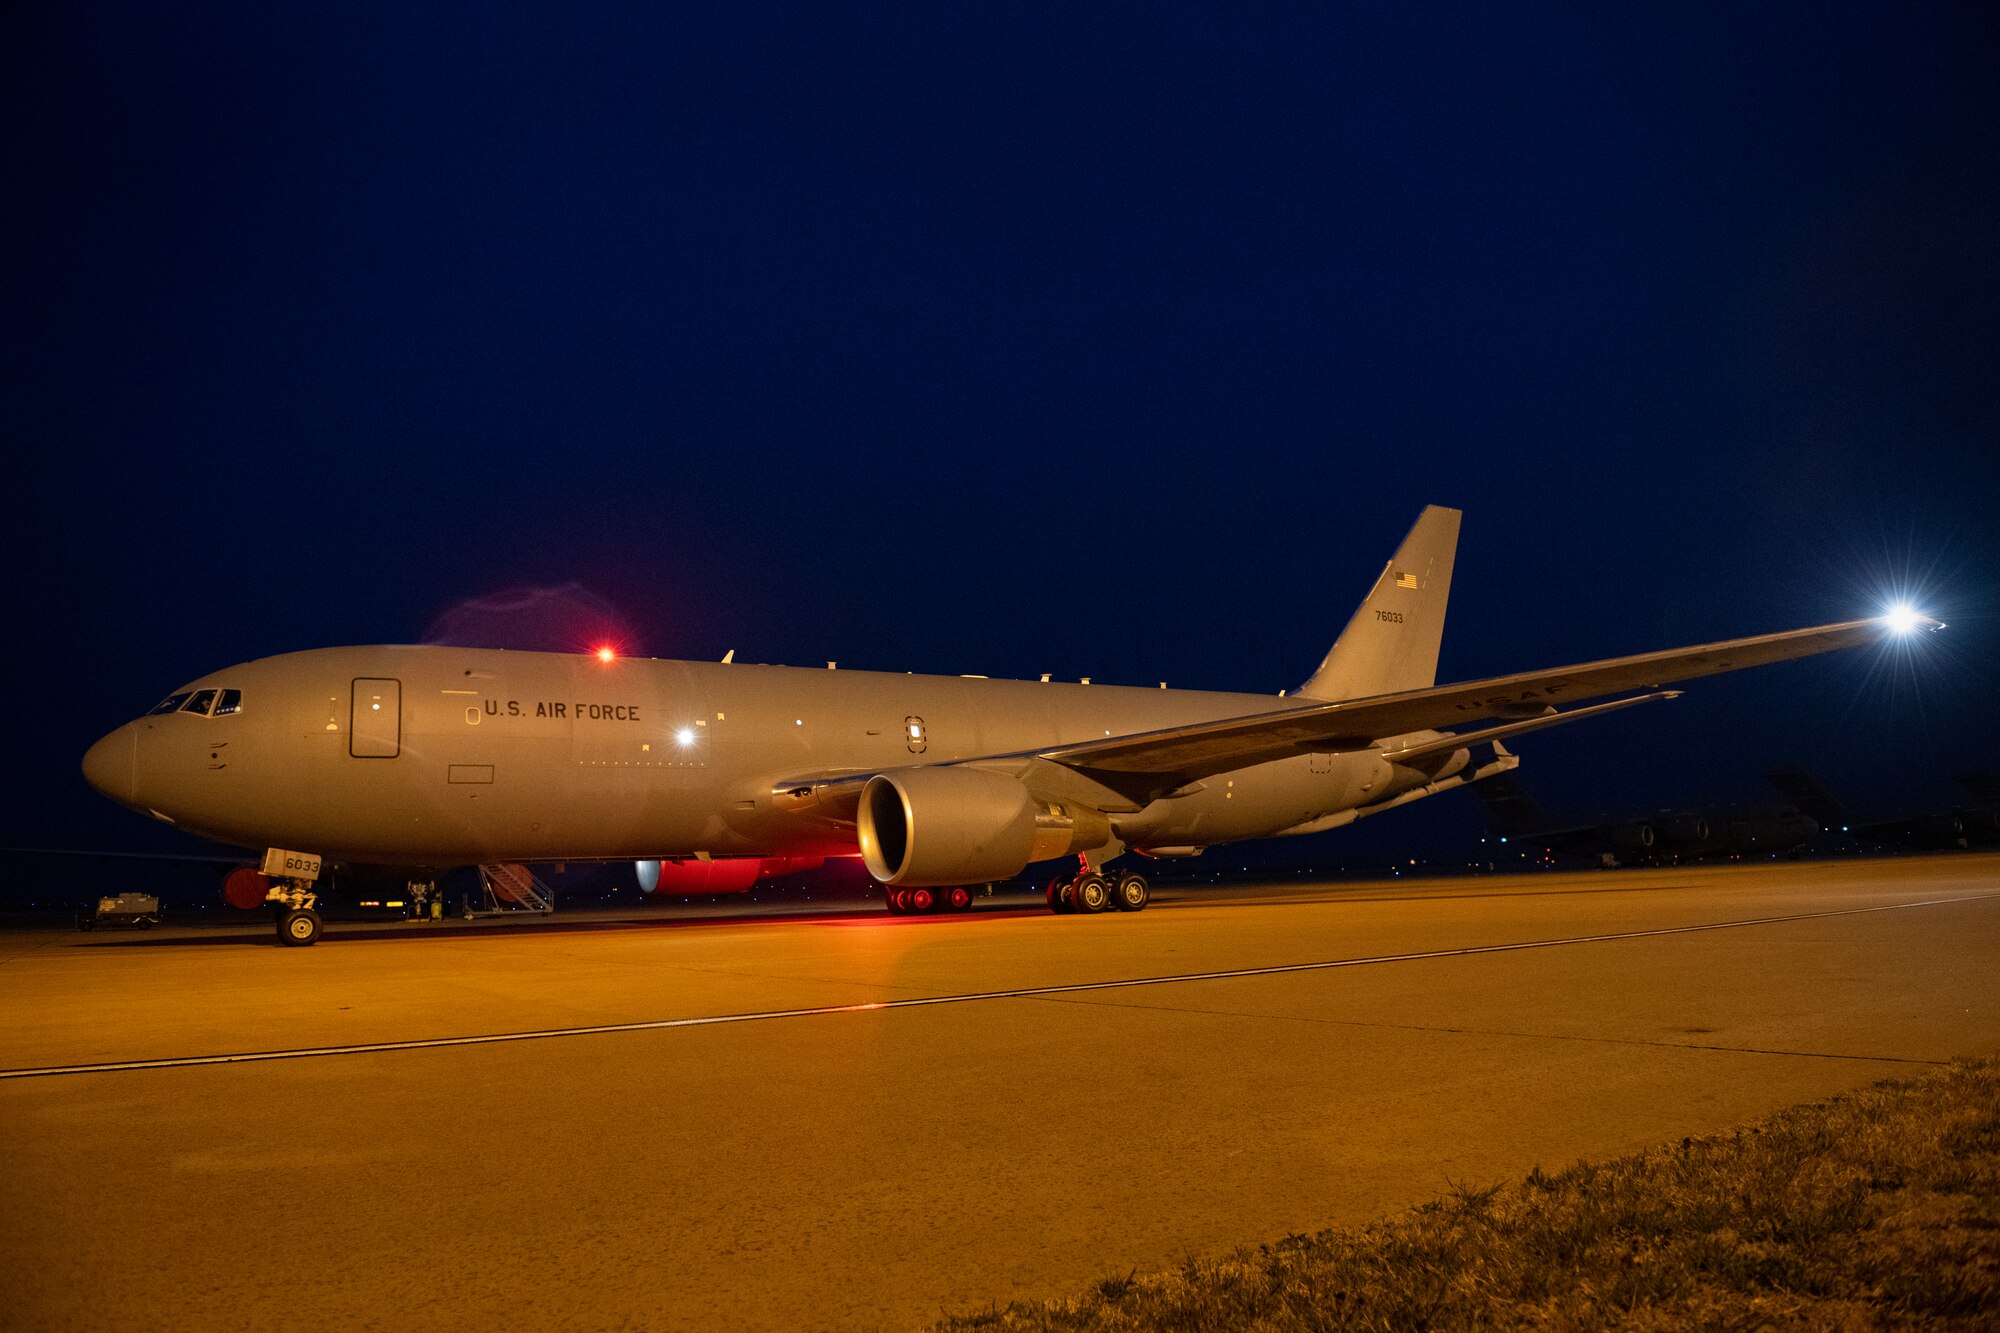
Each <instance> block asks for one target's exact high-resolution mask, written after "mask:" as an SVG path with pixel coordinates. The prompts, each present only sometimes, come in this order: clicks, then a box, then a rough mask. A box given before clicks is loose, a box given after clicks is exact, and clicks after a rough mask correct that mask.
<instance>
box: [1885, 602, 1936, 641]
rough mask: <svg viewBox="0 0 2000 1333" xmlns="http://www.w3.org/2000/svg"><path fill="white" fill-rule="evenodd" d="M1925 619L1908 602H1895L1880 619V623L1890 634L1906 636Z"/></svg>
mask: <svg viewBox="0 0 2000 1333" xmlns="http://www.w3.org/2000/svg"><path fill="white" fill-rule="evenodd" d="M1925 619H1926V617H1925V616H1924V615H1923V614H1922V613H1921V612H1919V611H1918V610H1917V609H1916V608H1915V607H1914V606H1911V605H1910V604H1909V603H1908V602H1897V603H1896V604H1895V605H1894V606H1892V607H1890V608H1889V611H1888V614H1886V615H1884V616H1883V617H1882V623H1883V624H1885V625H1887V626H1888V627H1889V631H1890V632H1891V633H1892V634H1908V633H1910V632H1912V631H1913V630H1915V629H1916V628H1917V626H1919V625H1921V624H1923V623H1924V621H1925Z"/></svg>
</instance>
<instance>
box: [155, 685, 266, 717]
mask: <svg viewBox="0 0 2000 1333" xmlns="http://www.w3.org/2000/svg"><path fill="white" fill-rule="evenodd" d="M242 711H243V691H241V690H184V691H182V692H181V693H179V694H170V695H168V696H167V697H166V698H164V699H162V700H160V702H159V703H157V704H155V705H154V706H153V708H152V710H151V711H150V712H148V713H147V714H146V716H147V717H160V716H162V715H164V714H167V713H193V714H194V715H195V716H197V717H228V716H229V715H231V714H232V713H240V712H242Z"/></svg>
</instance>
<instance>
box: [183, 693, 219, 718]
mask: <svg viewBox="0 0 2000 1333" xmlns="http://www.w3.org/2000/svg"><path fill="white" fill-rule="evenodd" d="M215 695H216V691H214V690H196V691H195V692H194V693H193V694H190V695H189V696H188V701H187V702H186V703H184V704H182V705H181V711H182V712H183V713H195V714H198V715H200V716H202V717H207V716H208V710H209V709H210V708H213V707H214V706H215Z"/></svg>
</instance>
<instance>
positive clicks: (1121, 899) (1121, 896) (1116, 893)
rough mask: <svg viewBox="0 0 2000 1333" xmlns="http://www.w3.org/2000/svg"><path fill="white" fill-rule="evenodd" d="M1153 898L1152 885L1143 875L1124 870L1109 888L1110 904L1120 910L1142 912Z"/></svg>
mask: <svg viewBox="0 0 2000 1333" xmlns="http://www.w3.org/2000/svg"><path fill="white" fill-rule="evenodd" d="M1152 900H1153V886H1152V885H1150V884H1148V883H1147V882H1146V877H1145V876H1144V875H1139V874H1134V873H1133V872H1132V871H1129V870H1128V871H1126V872H1125V873H1124V874H1122V875H1120V876H1119V877H1118V883H1117V884H1116V885H1114V886H1113V887H1112V890H1111V905H1112V906H1113V907H1115V908H1117V909H1118V910H1119V911H1121V912H1143V911H1145V910H1146V904H1147V903H1149V902H1151V901H1152Z"/></svg>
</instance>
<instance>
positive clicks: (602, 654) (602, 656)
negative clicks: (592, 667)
mask: <svg viewBox="0 0 2000 1333" xmlns="http://www.w3.org/2000/svg"><path fill="white" fill-rule="evenodd" d="M596 657H597V660H598V661H600V662H613V661H616V660H617V658H618V650H617V649H616V648H613V647H612V646H611V645H610V644H608V643H606V644H600V645H598V649H597V653H596Z"/></svg>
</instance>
